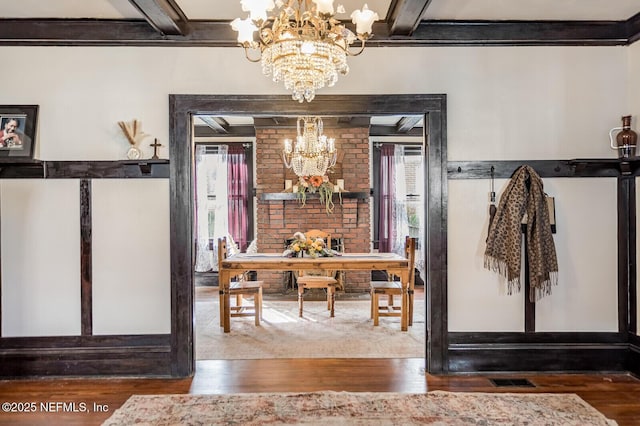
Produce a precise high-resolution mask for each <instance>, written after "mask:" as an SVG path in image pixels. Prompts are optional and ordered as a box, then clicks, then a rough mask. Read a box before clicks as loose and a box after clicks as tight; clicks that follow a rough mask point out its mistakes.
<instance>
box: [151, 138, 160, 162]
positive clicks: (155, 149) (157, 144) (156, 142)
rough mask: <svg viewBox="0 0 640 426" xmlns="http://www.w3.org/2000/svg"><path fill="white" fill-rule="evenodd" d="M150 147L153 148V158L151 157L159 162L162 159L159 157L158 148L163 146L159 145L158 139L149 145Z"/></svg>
mask: <svg viewBox="0 0 640 426" xmlns="http://www.w3.org/2000/svg"><path fill="white" fill-rule="evenodd" d="M149 146H152V147H153V157H151V159H152V160H158V159H159V158H160V157H158V148H159V147H161V146H162V144H159V143H158V139H154V140H153V143H152V144H149Z"/></svg>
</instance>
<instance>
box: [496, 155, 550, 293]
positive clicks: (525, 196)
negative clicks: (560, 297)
mask: <svg viewBox="0 0 640 426" xmlns="http://www.w3.org/2000/svg"><path fill="white" fill-rule="evenodd" d="M545 197H546V195H545V193H544V190H543V184H542V179H541V178H540V176H538V174H537V173H536V171H535V170H534V169H533V168H531V167H529V166H521V167H520V168H518V170H516V171H515V172H514V174H513V176H511V181H510V182H509V185H508V186H507V188H506V189H505V191H504V193H503V194H502V196H501V197H500V203H499V204H498V211H497V212H496V215H495V217H494V219H493V221H492V222H491V225H490V227H489V234H488V236H487V248H486V250H485V253H484V267H485V268H486V269H489V270H492V271H495V272H498V273H499V274H500V275H503V276H504V277H505V278H507V280H508V293H509V294H512V293H513V290H514V289H515V290H516V291H520V268H521V264H522V260H521V248H522V228H521V223H522V219H523V217H524V215H525V213H526V215H527V232H526V239H527V240H526V241H527V255H528V257H529V277H530V284H531V289H530V292H529V300H531V301H536V300H539V299H540V298H541V297H543V296H545V295H548V294H551V287H552V286H553V285H557V284H558V260H557V258H556V249H555V245H554V242H553V235H552V234H551V225H550V223H549V210H548V206H547V201H546V198H545Z"/></svg>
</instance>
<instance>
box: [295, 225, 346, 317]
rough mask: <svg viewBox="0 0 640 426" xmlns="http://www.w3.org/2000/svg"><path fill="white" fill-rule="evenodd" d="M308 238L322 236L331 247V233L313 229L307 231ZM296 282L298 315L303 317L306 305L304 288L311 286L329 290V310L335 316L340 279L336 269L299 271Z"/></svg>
mask: <svg viewBox="0 0 640 426" xmlns="http://www.w3.org/2000/svg"><path fill="white" fill-rule="evenodd" d="M304 235H305V237H307V238H322V239H323V240H324V242H325V244H326V246H327V247H329V248H331V235H330V234H329V233H327V232H324V231H321V230H319V229H312V230H310V231H308V232H306V233H305V234H304ZM296 282H297V284H298V316H299V317H302V312H303V305H304V290H305V289H310V288H322V289H325V290H326V292H327V310H329V312H330V316H331V317H332V318H333V316H334V314H335V310H334V305H335V300H336V287H337V285H338V280H337V279H336V271H332V270H317V271H316V270H311V271H304V270H301V271H298V273H297V277H296Z"/></svg>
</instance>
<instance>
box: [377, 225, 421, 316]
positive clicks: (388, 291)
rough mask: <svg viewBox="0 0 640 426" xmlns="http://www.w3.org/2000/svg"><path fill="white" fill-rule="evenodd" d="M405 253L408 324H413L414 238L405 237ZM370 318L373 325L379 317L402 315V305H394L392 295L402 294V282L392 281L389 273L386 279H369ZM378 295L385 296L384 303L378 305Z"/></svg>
mask: <svg viewBox="0 0 640 426" xmlns="http://www.w3.org/2000/svg"><path fill="white" fill-rule="evenodd" d="M405 255H406V256H407V259H408V260H409V287H408V289H407V292H408V296H409V302H408V306H407V310H408V312H407V315H408V325H413V299H414V285H415V264H416V239H415V238H411V237H406V239H405ZM370 291H371V318H373V325H374V326H377V325H380V320H379V318H380V317H399V316H401V315H402V306H397V305H394V299H393V297H394V296H402V283H401V282H400V281H393V276H392V275H389V280H388V281H371V284H370ZM380 296H387V300H386V302H387V303H386V304H384V305H380Z"/></svg>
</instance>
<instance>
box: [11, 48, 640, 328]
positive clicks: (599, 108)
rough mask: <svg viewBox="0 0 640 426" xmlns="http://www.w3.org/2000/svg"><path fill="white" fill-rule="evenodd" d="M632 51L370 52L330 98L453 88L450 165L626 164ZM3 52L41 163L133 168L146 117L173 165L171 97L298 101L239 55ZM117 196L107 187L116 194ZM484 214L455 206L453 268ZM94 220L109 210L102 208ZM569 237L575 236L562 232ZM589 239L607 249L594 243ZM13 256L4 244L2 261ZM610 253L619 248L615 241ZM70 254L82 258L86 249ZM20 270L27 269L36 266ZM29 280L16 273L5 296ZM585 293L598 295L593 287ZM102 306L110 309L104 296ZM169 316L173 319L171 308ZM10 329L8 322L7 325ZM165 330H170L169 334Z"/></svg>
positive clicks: (149, 258) (456, 291)
mask: <svg viewBox="0 0 640 426" xmlns="http://www.w3.org/2000/svg"><path fill="white" fill-rule="evenodd" d="M628 55H629V48H624V47H479V48H471V47H469V48H466V47H455V48H444V47H434V48H368V49H367V50H366V51H365V52H364V54H363V55H361V56H359V57H356V58H351V60H350V67H351V73H350V75H348V76H346V77H342V78H341V79H340V81H339V82H338V83H337V84H336V86H335V87H333V88H330V89H323V90H322V91H320V92H319V95H322V94H385V93H386V94H393V93H444V94H446V95H447V102H448V110H447V119H448V127H447V132H448V153H449V160H500V159H509V160H518V159H523V160H524V159H565V158H584V157H600V158H601V157H612V158H613V157H615V152H613V151H612V150H610V149H609V143H608V138H607V134H608V131H609V129H610V128H612V127H615V126H617V125H619V122H620V116H622V115H624V114H627V113H628V108H629V101H628V99H629V96H630V94H629V91H628V89H629V81H628V73H629V68H628V66H627V64H628ZM634 55H635V56H640V55H638V54H637V53H634ZM0 56H3V57H6V56H10V57H12V58H13V59H14V61H15V62H16V63H19V64H20V66H19V67H4V68H2V70H1V71H0V77H2V81H7V82H15V84H5V85H3V94H2V99H3V100H2V103H3V104H38V105H40V117H39V126H38V138H37V140H38V147H37V155H36V156H37V158H40V159H43V160H113V159H124V157H125V152H126V150H127V148H128V146H127V142H126V140H125V138H124V137H123V136H122V134H121V133H120V130H119V128H118V126H117V121H120V120H131V119H133V118H137V119H139V120H141V121H142V126H143V130H144V131H145V132H146V133H148V134H150V135H151V137H150V138H149V139H147V140H146V141H145V145H144V146H142V148H143V151H144V157H146V158H148V157H150V156H151V154H152V150H151V148H150V147H149V146H148V143H151V142H152V140H153V139H152V137H156V138H158V140H159V142H160V143H162V144H164V145H165V147H163V148H162V149H161V151H160V154H161V156H162V157H164V158H166V157H167V155H168V151H167V147H166V145H167V143H168V133H169V128H168V126H169V125H168V95H169V94H283V93H285V91H284V89H283V88H281V87H280V85H276V84H274V83H272V82H271V81H270V80H269V79H268V78H267V77H264V76H261V75H260V66H259V65H258V64H252V63H249V62H248V61H246V59H244V53H243V52H242V49H240V48H237V49H234V48H164V47H163V48H160V47H149V48H137V47H86V48H85V47H0ZM292 102H293V101H292ZM637 110H638V109H636V111H637ZM43 184H44V185H49V184H50V182H49V181H46V182H44V183H43ZM468 184H470V185H474V183H468ZM477 184H479V183H477ZM454 185H458V184H457V183H456V184H452V188H454ZM479 185H480V184H479ZM459 186H460V188H458V189H459V190H460V191H461V192H473V189H472V188H465V184H464V183H461V184H460V185H459ZM589 188H590V183H585V184H584V185H580V186H579V187H578V188H574V189H575V190H576V191H578V192H579V193H582V194H583V195H584V194H588V193H589V191H590V189H589ZM118 190H119V189H116V188H114V187H111V188H109V187H105V188H104V196H105V197H106V196H108V195H107V194H108V193H109V192H110V191H118ZM154 190H155V191H160V192H162V194H161V195H158V194H157V196H158V197H160V198H161V197H167V198H168V194H166V193H165V192H164V190H160V189H158V188H156V189H154ZM455 190H456V189H454V191H455ZM484 191H485V193H486V190H484ZM603 191H604V192H606V191H607V190H606V189H603ZM454 195H455V194H454ZM459 195H461V194H459ZM585 196H586V195H585ZM604 196H608V194H604ZM116 200H117V197H114V202H115V201H116ZM558 202H559V203H562V200H558ZM157 207H158V209H160V210H156V211H151V210H149V214H151V213H153V214H154V215H161V216H163V215H166V216H167V217H168V212H167V211H166V210H164V211H163V210H162V209H168V202H167V203H166V205H164V206H157ZM485 208H486V198H484V197H479V198H477V199H475V198H474V199H473V200H472V201H471V202H469V203H465V204H460V203H452V205H451V206H450V221H449V230H450V232H451V234H452V235H453V236H455V238H453V237H450V239H449V240H450V250H449V251H450V253H449V256H450V259H453V260H454V262H459V263H460V264H464V262H467V264H468V263H469V262H471V263H473V262H475V260H474V258H473V257H470V256H474V255H475V254H474V252H471V251H469V252H466V251H465V250H466V249H463V248H461V243H464V241H463V240H462V239H464V238H466V237H465V236H464V235H467V234H466V233H465V234H464V235H460V231H459V229H463V228H469V227H470V226H472V225H471V224H470V223H469V222H473V223H475V225H473V226H475V227H478V226H480V229H476V228H473V229H468V231H469V232H470V233H471V234H472V235H473V237H472V238H474V239H473V241H474V244H477V241H478V238H479V235H481V233H482V232H483V229H484V228H483V226H484V224H483V223H482V221H483V216H478V217H475V216H474V218H473V219H472V220H469V218H468V217H467V216H466V215H465V214H464V213H465V212H466V211H467V210H470V211H474V212H478V214H480V213H481V212H484V209H485ZM459 209H463V210H464V211H461V210H459ZM94 214H97V215H100V213H99V212H97V211H94ZM96 220H97V218H96ZM102 220H104V221H105V222H98V221H96V223H94V226H95V227H97V228H96V229H99V228H100V227H101V226H105V227H107V226H110V224H111V222H109V220H108V218H106V217H101V219H100V221H102ZM140 220H141V221H142V220H143V219H142V218H141V219H140ZM575 220H576V221H582V220H583V219H582V217H577V218H576V219H575ZM3 223H4V218H3ZM589 223H590V222H584V223H583V225H584V226H587V225H589ZM107 229H108V228H107ZM53 236H54V234H53V231H46V230H44V231H43V233H42V235H40V238H43V239H50V238H52V237H53ZM124 237H126V235H123V238H124ZM557 237H558V238H563V236H562V234H559V235H558V236H557ZM16 238H18V236H16ZM3 240H4V237H3ZM155 243H156V244H158V245H161V246H162V245H164V247H165V248H166V250H168V246H169V235H168V232H167V234H166V235H164V239H163V238H162V237H160V236H157V239H156V240H155ZM588 243H590V244H593V245H595V244H598V242H597V241H596V240H595V239H592V240H591V241H588ZM129 244H132V245H133V246H134V247H139V250H138V251H137V253H138V259H137V260H138V262H140V263H141V264H149V263H151V262H153V261H155V259H156V257H154V256H157V253H153V252H148V251H146V250H145V247H146V246H145V245H144V244H142V243H140V242H139V241H137V240H136V239H135V238H132V239H130V240H129ZM608 244H610V242H608ZM6 247H7V246H6V245H5V244H3V248H2V250H3V255H4V251H5V250H6ZM605 249H607V250H613V251H615V246H606V247H605ZM458 250H460V251H458ZM105 255H106V254H105ZM68 258H69V259H72V260H73V261H75V260H76V259H77V254H76V255H74V254H69V255H68ZM21 262H25V263H26V262H28V257H24V258H23V259H22V260H21ZM561 268H562V265H561ZM102 273H105V274H107V272H106V271H101V272H100V274H102ZM100 274H94V280H95V281H96V282H101V280H105V279H106V278H105V277H103V276H101V275H100ZM167 277H168V272H167ZM577 278H578V277H575V279H577ZM63 279H64V278H63V277H60V276H55V277H54V278H53V280H56V281H57V280H63ZM167 279H168V278H167ZM469 279H478V280H486V279H487V278H486V275H485V274H484V272H480V271H478V274H477V275H476V274H475V273H474V274H473V275H472V276H470V277H469V276H457V275H455V274H452V276H451V279H450V282H449V286H450V291H451V292H452V293H451V294H452V295H461V294H462V293H463V292H464V288H465V286H466V285H467V281H468V280H469ZM571 279H574V278H573V277H572V278H571ZM122 280H124V282H123V283H121V284H119V285H122V286H123V288H124V287H127V288H129V289H142V288H147V287H145V286H146V285H147V284H140V283H139V282H138V280H137V276H136V275H122ZM489 284H491V283H489ZM20 285H21V283H20V282H17V281H16V282H14V281H7V280H5V279H4V277H3V282H2V286H3V295H4V294H6V293H5V292H6V291H9V290H7V289H9V288H12V287H15V286H20ZM580 285H584V286H586V287H585V288H586V289H591V288H593V287H592V286H593V285H594V284H593V283H592V282H587V283H581V284H580ZM150 291H152V292H153V291H155V292H157V294H156V295H152V296H151V297H154V298H158V299H159V300H166V299H164V298H166V297H168V296H167V292H168V289H167V288H166V286H164V285H160V286H159V287H158V288H156V289H155V290H150ZM600 296H601V294H600V293H599V292H593V293H591V292H590V291H588V292H587V293H586V294H584V297H585V299H586V300H585V304H586V305H588V304H590V303H592V302H591V301H592V300H597V299H598V298H599V297H600ZM101 297H107V296H101ZM113 300H115V299H111V300H110V302H109V303H111V302H113ZM94 301H95V302H96V303H101V302H102V298H98V299H97V300H96V299H94ZM491 303H500V306H502V303H507V304H508V305H509V307H507V313H505V314H504V315H507V316H508V318H505V320H506V323H507V324H509V325H508V326H507V327H508V328H514V329H517V328H518V327H520V324H519V322H520V321H521V312H520V311H519V309H518V308H516V307H515V306H511V304H512V303H514V302H513V301H512V300H511V299H509V300H508V301H506V302H503V301H502V299H501V300H500V301H499V302H498V301H495V300H494V301H492V302H491ZM458 304H459V305H458ZM162 306H164V305H162ZM465 308H466V305H465V302H464V300H462V299H460V298H459V297H458V296H456V297H453V298H452V301H451V305H450V310H451V313H452V314H451V315H452V317H453V318H454V321H453V322H452V326H454V327H456V328H460V329H465V328H469V327H470V326H471V324H469V321H468V319H465V318H464V315H463V314H461V313H460V312H459V311H461V310H464V309H465ZM493 314H495V311H494V312H492V315H493ZM164 315H165V322H164V323H163V324H166V321H167V320H168V318H169V315H170V312H169V307H168V306H166V311H164ZM500 315H503V314H500ZM3 316H6V314H5V313H4V310H3ZM501 318H502V317H501ZM3 320H4V321H3V324H4V323H5V321H6V318H3ZM103 320H104V323H103V325H104V329H103V330H104V331H105V332H111V331H116V330H117V331H121V332H126V329H127V326H126V325H122V324H118V323H117V319H116V318H109V319H108V318H107V317H103ZM11 321H13V320H11ZM568 323H569V324H574V323H575V321H574V320H570V321H569V322H568ZM596 325H597V328H605V329H608V328H609V325H610V324H609V321H608V318H606V319H603V321H602V323H600V321H599V322H598V324H596ZM9 326H10V327H13V325H11V324H10V325H9ZM486 326H487V327H497V325H496V324H486ZM549 326H550V327H564V325H563V324H550V325H549ZM140 329H147V328H146V326H145V325H142V324H140V323H136V324H135V325H131V327H130V329H129V330H130V332H136V331H138V330H140ZM159 329H160V330H165V329H166V326H165V325H162V326H159Z"/></svg>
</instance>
